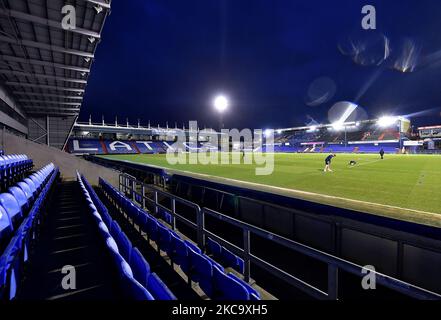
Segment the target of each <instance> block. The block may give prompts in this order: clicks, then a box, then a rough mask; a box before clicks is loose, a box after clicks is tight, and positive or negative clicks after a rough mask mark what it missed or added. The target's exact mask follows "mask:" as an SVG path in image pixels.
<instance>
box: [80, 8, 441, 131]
mask: <svg viewBox="0 0 441 320" xmlns="http://www.w3.org/2000/svg"><path fill="white" fill-rule="evenodd" d="M366 4H372V5H375V7H376V10H377V30H375V31H372V30H370V31H365V30H362V28H361V19H362V17H363V15H362V13H361V8H362V7H363V6H364V5H366ZM348 39H352V43H353V44H354V43H355V44H356V48H357V50H358V51H356V50H355V51H356V52H358V53H359V55H356V56H354V52H355V51H354V50H352V51H353V52H348V51H346V50H345V51H344V53H346V55H345V54H343V52H342V50H339V45H340V49H342V48H348V47H349V46H348V43H349V42H348ZM383 45H384V46H383ZM386 45H387V48H389V49H390V51H388V55H387V58H386V59H380V60H378V58H379V57H380V58H382V57H383V53H384V52H385V47H386ZM351 48H352V49H354V47H353V46H352V47H351ZM351 54H352V55H351ZM403 61H404V64H405V65H406V66H408V65H410V66H411V68H410V69H412V68H413V69H414V70H413V71H412V72H400V71H399V70H397V68H393V66H394V65H397V63H398V69H400V66H401V67H402V66H403ZM369 62H371V63H369ZM440 62H441V1H439V0H400V1H398V0H396V1H395V0H387V1H385V0H380V1H372V0H370V1H366V0H362V1H359V0H333V1H330V0H308V1H306V0H185V1H183V0H113V1H112V12H111V15H110V16H109V17H108V20H107V22H106V25H105V28H104V31H103V35H102V42H101V44H100V45H99V47H98V51H97V54H96V60H95V62H94V64H93V66H92V72H91V75H90V77H89V83H88V86H87V90H86V96H85V101H84V104H83V109H82V112H81V117H80V120H83V121H84V120H87V119H88V117H89V114H92V117H93V119H94V120H95V121H100V119H101V115H102V114H104V115H105V117H106V121H108V122H112V121H114V118H115V116H116V115H117V116H118V118H119V119H121V120H122V121H125V118H126V117H128V118H129V120H130V121H131V122H132V123H136V120H137V119H138V118H140V119H141V121H142V123H144V124H146V123H147V121H148V120H151V123H152V125H153V124H154V125H156V124H157V123H160V124H161V125H165V122H166V121H168V122H169V124H170V125H172V124H173V125H174V123H175V121H176V122H178V123H179V125H180V126H182V123H183V122H187V121H188V120H197V121H198V122H199V124H200V125H201V126H204V125H207V126H210V125H213V126H215V125H216V124H217V115H216V114H215V113H214V112H213V109H212V106H211V100H212V98H213V96H214V95H215V94H217V93H224V94H226V95H228V96H229V97H230V99H231V103H232V105H231V109H230V110H229V112H228V113H227V114H226V116H225V125H226V126H227V127H230V128H231V127H237V128H244V127H250V128H268V127H276V128H279V127H291V126H297V125H304V124H306V123H308V122H309V121H310V120H311V119H314V120H315V121H317V122H323V123H327V122H329V118H328V111H329V110H330V109H331V107H332V106H333V105H334V104H335V103H337V102H339V101H354V102H356V103H357V104H358V105H359V106H360V109H361V110H364V111H365V112H366V113H367V115H368V117H372V118H373V117H378V116H381V115H386V114H394V115H400V114H402V115H408V114H413V113H415V112H419V111H422V110H432V111H428V112H426V113H423V114H421V115H418V116H417V117H415V118H414V119H413V120H414V121H415V122H416V124H426V123H427V124H441V116H440V111H441V108H440V107H441V63H440ZM323 78H325V79H326V81H322V80H320V79H323ZM317 79H318V80H317ZM324 98H325V99H324ZM314 99H316V100H317V101H322V102H323V103H321V104H319V105H317V103H312V104H311V100H314ZM322 99H324V100H322ZM308 101H309V103H307V102H308Z"/></svg>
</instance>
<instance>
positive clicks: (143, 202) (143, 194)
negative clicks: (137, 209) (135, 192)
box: [141, 183, 145, 209]
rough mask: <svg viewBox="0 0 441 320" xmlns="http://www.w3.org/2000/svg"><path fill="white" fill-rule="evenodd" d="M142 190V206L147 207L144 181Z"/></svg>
mask: <svg viewBox="0 0 441 320" xmlns="http://www.w3.org/2000/svg"><path fill="white" fill-rule="evenodd" d="M141 192H142V208H143V209H145V186H144V183H143V184H142V189H141Z"/></svg>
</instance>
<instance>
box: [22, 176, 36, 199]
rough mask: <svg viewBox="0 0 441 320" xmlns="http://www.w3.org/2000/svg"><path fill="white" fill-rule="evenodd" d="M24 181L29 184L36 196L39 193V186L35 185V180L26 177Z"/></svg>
mask: <svg viewBox="0 0 441 320" xmlns="http://www.w3.org/2000/svg"><path fill="white" fill-rule="evenodd" d="M23 181H24V182H25V183H26V184H27V185H28V186H29V189H31V192H32V195H33V197H34V198H35V196H36V194H37V187H36V186H35V184H34V182H33V181H32V180H31V179H29V178H25V179H24V180H23Z"/></svg>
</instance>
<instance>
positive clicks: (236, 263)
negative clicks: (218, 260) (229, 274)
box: [222, 247, 244, 274]
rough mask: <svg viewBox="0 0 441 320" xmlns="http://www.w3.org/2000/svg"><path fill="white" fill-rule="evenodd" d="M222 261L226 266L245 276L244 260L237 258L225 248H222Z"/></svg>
mask: <svg viewBox="0 0 441 320" xmlns="http://www.w3.org/2000/svg"><path fill="white" fill-rule="evenodd" d="M222 261H223V262H224V264H225V265H226V266H228V267H231V268H233V269H234V270H237V271H238V272H240V273H242V274H243V272H244V262H243V259H242V258H239V257H238V256H236V255H235V254H234V253H232V252H231V251H230V250H228V249H227V248H225V247H222Z"/></svg>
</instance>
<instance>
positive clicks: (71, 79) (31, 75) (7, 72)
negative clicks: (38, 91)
mask: <svg viewBox="0 0 441 320" xmlns="http://www.w3.org/2000/svg"><path fill="white" fill-rule="evenodd" d="M0 74H5V75H14V76H22V77H35V78H42V79H52V80H57V81H64V82H73V83H81V84H87V80H82V79H75V78H65V77H57V76H50V75H46V74H39V73H30V72H22V71H12V70H4V69H0Z"/></svg>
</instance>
